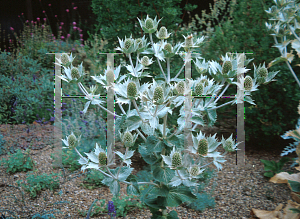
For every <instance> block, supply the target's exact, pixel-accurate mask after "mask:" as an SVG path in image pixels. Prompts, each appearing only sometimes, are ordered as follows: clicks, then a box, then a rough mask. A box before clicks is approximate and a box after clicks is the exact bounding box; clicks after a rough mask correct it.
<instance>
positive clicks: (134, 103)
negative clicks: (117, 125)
mask: <svg viewBox="0 0 300 219" xmlns="http://www.w3.org/2000/svg"><path fill="white" fill-rule="evenodd" d="M132 102H133V105H134V107H135V109H136V111H137V113H138V114H139V116H140V118H141V119H142V121H143V123H145V120H144V119H143V117H142V116H141V114H140V111H139V109H138V107H137V105H136V102H135V100H132Z"/></svg>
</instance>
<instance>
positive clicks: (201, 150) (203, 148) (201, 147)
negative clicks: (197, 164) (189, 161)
mask: <svg viewBox="0 0 300 219" xmlns="http://www.w3.org/2000/svg"><path fill="white" fill-rule="evenodd" d="M197 152H198V154H199V155H202V156H205V155H207V152H208V141H207V140H206V139H205V138H203V139H201V140H200V141H199V143H198V150H197Z"/></svg>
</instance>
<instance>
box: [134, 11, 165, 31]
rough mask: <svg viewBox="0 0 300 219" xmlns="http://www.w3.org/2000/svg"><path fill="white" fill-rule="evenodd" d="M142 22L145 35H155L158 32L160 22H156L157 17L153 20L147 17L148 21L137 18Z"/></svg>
mask: <svg viewBox="0 0 300 219" xmlns="http://www.w3.org/2000/svg"><path fill="white" fill-rule="evenodd" d="M137 19H138V20H139V22H140V25H141V28H142V29H143V31H144V32H145V33H154V32H155V31H156V30H157V26H158V23H159V22H160V20H161V19H162V18H161V19H159V21H157V20H156V17H155V18H154V20H153V19H151V18H149V16H148V15H147V17H146V19H145V20H144V21H141V20H140V19H139V18H137Z"/></svg>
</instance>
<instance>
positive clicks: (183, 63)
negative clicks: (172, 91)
mask: <svg viewBox="0 0 300 219" xmlns="http://www.w3.org/2000/svg"><path fill="white" fill-rule="evenodd" d="M184 66H185V64H184V63H183V65H182V67H181V69H180V70H179V72H178V73H177V75H176V76H175V78H174V79H173V80H175V79H176V78H177V77H178V75H179V74H180V73H181V71H182V70H183V68H184Z"/></svg>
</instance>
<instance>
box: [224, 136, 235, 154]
mask: <svg viewBox="0 0 300 219" xmlns="http://www.w3.org/2000/svg"><path fill="white" fill-rule="evenodd" d="M223 147H224V149H225V150H226V151H229V150H232V147H233V142H232V141H231V140H230V139H227V140H226V141H225V143H224V145H223Z"/></svg>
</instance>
